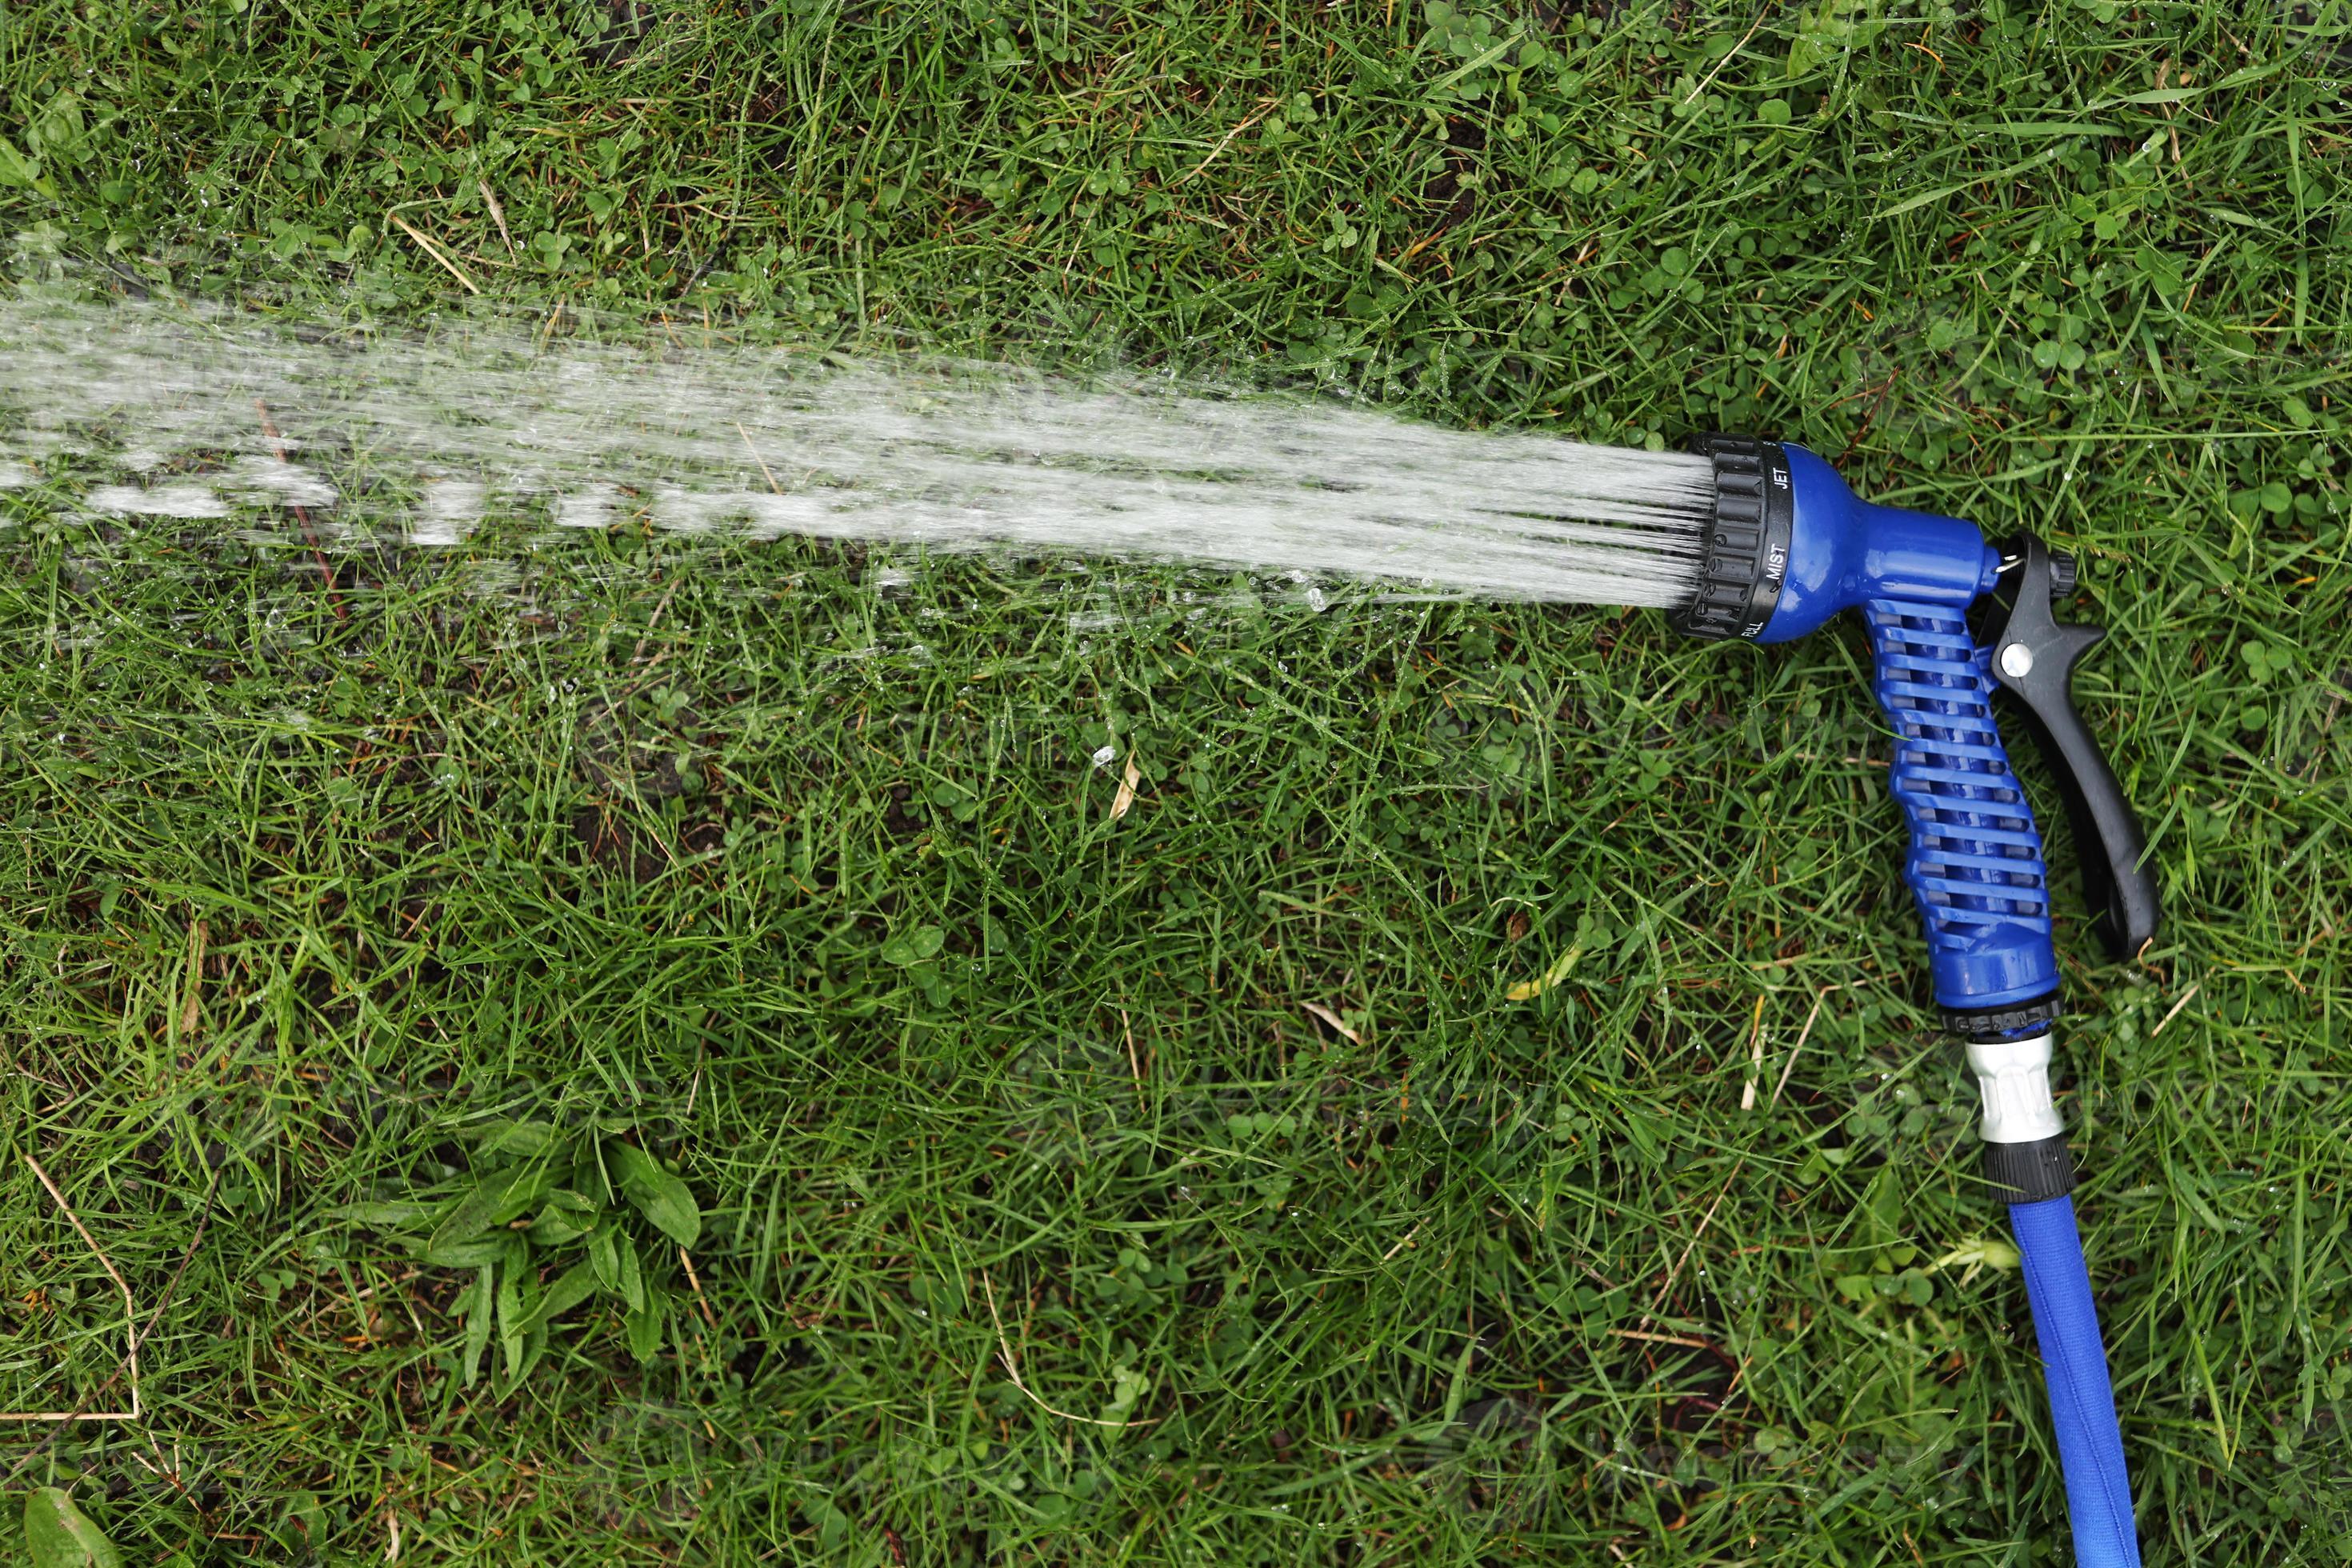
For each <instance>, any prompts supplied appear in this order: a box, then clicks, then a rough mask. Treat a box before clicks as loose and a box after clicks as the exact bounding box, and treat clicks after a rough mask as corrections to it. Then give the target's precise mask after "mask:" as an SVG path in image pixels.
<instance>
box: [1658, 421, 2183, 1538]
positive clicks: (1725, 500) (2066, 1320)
mask: <svg viewBox="0 0 2352 1568" xmlns="http://www.w3.org/2000/svg"><path fill="white" fill-rule="evenodd" d="M1698 449H1699V450H1700V451H1701V452H1702V453H1704V454H1705V455H1706V456H1707V457H1708V458H1710V459H1711V460H1712V462H1713V465H1714V469H1715V479H1716V491H1715V501H1714V516H1713V519H1712V521H1711V522H1710V525H1709V529H1708V533H1707V540H1706V543H1707V549H1706V561H1705V566H1704V569H1703V573H1702V576H1701V580H1700V583H1699V585H1698V588H1697V591H1696V593H1695V595H1693V597H1692V599H1691V600H1690V602H1689V603H1687V604H1685V605H1683V606H1682V607H1680V608H1679V609H1677V610H1675V611H1674V612H1673V613H1672V615H1671V616H1670V619H1671V620H1672V621H1673V622H1674V624H1675V626H1676V627H1677V628H1678V629H1680V630H1683V631H1685V632H1688V633H1690V634H1691V635H1693V636H1696V637H1710V638H1713V637H1743V638H1748V639H1751V640H1754V641H1757V642H1781V641H1785V640H1787V639H1788V638H1790V637H1800V636H1802V635H1803V634H1804V633H1806V632H1809V631H1811V630H1813V629H1814V628H1815V627H1817V626H1821V625H1822V623H1823V622H1824V621H1826V620H1828V619H1829V617H1830V616H1833V615H1835V614H1837V613H1838V612H1839V611H1841V610H1845V609H1856V610H1859V611H1860V612H1861V614H1862V616H1863V620H1864V625H1865V626H1867V628H1868V631H1869V636H1870V643H1871V651H1872V659H1873V669H1872V685H1873V687H1874V689H1875V692H1876V694H1877V697H1878V701H1879V706H1880V707H1881V708H1882V709H1884V710H1885V713H1886V716H1887V718H1888V720H1889V721H1891V722H1892V724H1893V725H1894V728H1895V759H1894V762H1893V763H1892V765H1891V766H1890V768H1889V769H1888V775H1889V787H1890V788H1891V790H1892V791H1893V794H1894V795H1895V802H1896V804H1897V805H1900V806H1901V807H1902V810H1903V815H1904V819H1905V822H1906V826H1908V827H1909V829H1910V847H1909V850H1908V853H1907V854H1906V858H1905V861H1904V867H1903V877H1904V880H1905V881H1906V883H1908V884H1909V886H1910V888H1911V892H1912V897H1913V898H1914V900H1916V902H1917V904H1918V907H1919V914H1920V919H1921V921H1922V922H1923V923H1924V925H1925V926H1926V928H1927V954H1928V965H1929V969H1930V972H1931V973H1932V975H1933V978H1934V983H1935V991H1936V1000H1937V1004H1938V1005H1940V1006H1941V1008H1942V1010H1943V1014H1944V1019H1945V1022H1946V1024H1947V1025H1948V1026H1949V1027H1951V1028H1952V1029H1953V1030H1954V1031H1955V1032H1956V1033H1958V1034H1959V1035H1960V1036H1961V1037H1963V1038H1964V1039H1966V1040H1967V1042H1968V1055H1969V1066H1970V1067H1971V1068H1973V1069H1974V1070H1975V1073H1976V1075H1977V1081H1978V1087H1979V1091H1980V1093H1981V1095H1982V1098H1983V1107H1984V1118H1983V1121H1982V1123H1981V1124H1980V1127H1979V1131H1981V1133H1982V1135H1983V1137H1984V1141H1985V1173H1986V1177H1987V1179H1988V1181H1989V1183H1990V1185H1991V1186H1992V1187H1993V1189H1994V1191H1995V1192H1996V1194H1999V1195H2000V1197H2002V1198H2003V1199H2004V1200H2005V1201H2007V1202H2008V1203H2009V1205H2010V1211H2009V1212H2010V1218H2011V1225H2012V1226H2013V1227H2014V1229H2015V1232H2016V1236H2017V1244H2018V1249H2019V1251H2020V1252H2021V1254H2022V1256H2023V1259H2024V1272H2025V1285H2026V1299H2027V1300H2028V1301H2029V1302H2030V1303H2031V1305H2032V1311H2033V1325H2034V1335H2035V1340H2036V1342H2037V1343H2038V1344H2039V1345H2040V1347H2041V1352H2042V1372H2043V1377H2044V1381H2045V1382H2046V1384H2048V1387H2049V1392H2050V1411H2051V1421H2052V1425H2053V1427H2054V1429H2055V1431H2056V1434H2057V1440H2058V1458H2059V1464H2060V1467H2061V1468H2062V1471H2063V1479H2064V1482H2065V1489H2066V1503H2067V1511H2068V1514H2069V1517H2070V1521H2071V1524H2072V1527H2073V1531H2074V1560H2075V1562H2076V1563H2079V1564H2081V1565H2082V1568H2137V1564H2138V1563H2139V1545H2138V1539H2137V1535H2136V1534H2135V1532H2134V1527H2133V1522H2132V1503H2131V1483H2130V1479H2129V1477H2128V1476H2127V1474H2126V1469H2125V1466H2124V1447H2123V1435H2122V1432H2121V1429H2120V1427H2119V1426H2118V1424H2117V1421H2116V1405H2115V1394H2114V1390H2113V1387H2112V1385H2111V1384H2110V1383H2109V1381H2108V1377H2107V1360H2106V1352H2105V1347H2104V1346H2103V1345H2102V1344H2101V1342H2100V1339H2099V1321H2098V1313H2097V1310H2096V1308H2095V1305H2094V1303H2093V1300H2092V1297H2091V1282H2090V1275H2089V1271H2088V1269H2087V1268H2086V1266H2085V1265H2084V1258H2083V1244H2082V1238H2081V1237H2080V1236H2079V1235H2078V1234H2077V1233H2076V1230H2075V1226H2074V1201H2073V1199H2072V1197H2071V1196H2070V1195H2069V1194H2071V1193H2072V1192H2073V1190H2074V1159H2073V1155H2072V1154H2071V1152H2069V1151H2068V1149H2067V1146H2066V1134H2065V1129H2064V1126H2063V1123H2062V1122H2061V1121H2060V1120H2059V1117H2058V1112H2057V1109H2056V1106H2055V1105H2054V1104H2053V1101H2052V1099H2051V1094H2050V1051H2051V1033H2052V1030H2053V1027H2054V1026H2055V1025H2056V1022H2057V1020H2058V1018H2059V1016H2061V1014H2062V1012H2063V1006H2062V1004H2061V997H2060V987H2059V976H2058V956H2057V952H2056V950H2055V948H2054V947H2053V944H2052V941H2051V918H2050V894H2049V885H2048V884H2049V873H2048V869H2047V868H2046V867H2045V866H2044V864H2043V861H2042V837H2041V833H2040V831H2039V830H2038V829H2037V828H2036V826H2034V821H2033V812H2032V806H2031V805H2029V804H2028V803H2027V801H2026V798H2025V791H2024V788H2023V786H2022V785H2021V784H2020V783H2019V782H2018V778H2017V773H2016V772H2015V770H2014V769H2012V768H2011V766H2010V761H2009V753H2008V752H2007V750H2006V749H2005V748H2004V747H2003V746H2002V744H2001V739H2000V729H1999V727H1998V726H1997V725H1996V723H1995V721H1994V717H1993V707H1992V702H1993V694H1994V692H1995V690H1996V689H2004V688H2005V689H2008V690H2009V691H2010V692H2011V693H2012V694H2014V695H2015V696H2016V697H2017V698H2018V699H2019V700H2020V701H2021V703H2022V704H2023V708H2024V712H2025V717H2026V719H2027V721H2028V722H2029V723H2030V724H2031V726H2032V728H2033V730H2034V731H2035V732H2036V734H2037V735H2038V736H2039V737H2040V738H2041V739H2042V742H2043V744H2044V749H2045V751H2047V752H2049V754H2050V755H2051V757H2052V759H2053V763H2055V765H2056V770H2057V773H2058V777H2059V782H2060V784H2061V786H2062V788H2063V792H2064V794H2065V796H2066V801H2067V805H2068V808H2069V812H2070V815H2071V816H2072V817H2073V821H2074V838H2075V844H2076V848H2077V851H2078V854H2079V856H2080V858H2081V860H2082V863H2083V869H2084V880H2085V882H2086V883H2087V885H2088V887H2089V889H2090V891H2091V894H2092V903H2093V906H2094V908H2095V910H2096V912H2097V914H2098V918H2099V926H2100V930H2101V931H2102V934H2103V935H2105V938H2106V939H2107V942H2108V945H2109V946H2110V948H2111V949H2113V950H2114V951H2115V952H2116V953H2117V954H2118V955H2119V956H2124V957H2132V956H2137V954H2138V953H2139V952H2142V951H2143V950H2144V949H2145V948H2146V946H2147V943H2148V942H2149V941H2150V940H2151V939H2152V938H2153V937H2154V935H2155V933H2156V924H2157V918H2158V910H2157V895H2156V888H2155V884H2154V881H2153V879H2151V878H2150V877H2149V876H2148V874H2147V870H2146V868H2145V867H2144V866H2143V865H2142V863H2141V862H2142V859H2143V857H2144V854H2145V841H2144V840H2143V838H2142V837H2141V835H2140V831H2139V825H2138V822H2137V818H2135V817H2134V816H2133V815H2132V811H2131V807H2130V805H2129V803H2128V802H2127V801H2126V799H2125V798H2124V795H2123V792H2122V788H2121V786H2120V785H2118V784H2116V777H2115V773H2113V771H2112V770H2111V769H2110V768H2109V767H2108V766H2107V763H2106V760H2105V755H2104V754H2103V752H2102V751H2101V748H2100V747H2099V745H2098V743H2097V742H2096V740H2095V738H2094V737H2093V736H2092V734H2091V731H2090V730H2089V728H2088V726H2087V725H2085V724H2084V721H2083V719H2082V716H2081V714H2080V713H2078V712H2077V711H2076V710H2075V709H2074V700H2073V695H2072V690H2071V678H2072V674H2073V670H2074V662H2075V660H2076V659H2078V658H2081V657H2082V655H2083V653H2084V651H2085V650H2086V649H2088V648H2089V647H2090V646H2091V645H2092V644H2093V643H2095V642H2096V641H2097V640H2098V638H2099V637H2100V635H2101V634H2100V633H2099V631H2098V630H2097V629H2096V628H2094V627H2088V626H2063V625H2060V624H2059V623H2058V622H2057V621H2056V620H2055V618H2054V617H2053V614H2052V608H2051V606H2052V602H2053V599H2055V598H2063V597H2064V596H2065V595H2067V594H2070V593H2071V592H2073V590H2074V564H2073V563H2072V562H2071V561H2069V560H2068V559H2067V558H2066V557H2064V556H2063V555H2058V554H2055V553H2053V552H2051V551H2049V550H2047V549H2046V548H2045V547H2044V546H2043V545H2042V543H2041V542H2040V541H2038V540H2035V539H2032V538H2031V537H2028V538H2026V539H2023V540H2021V541H2020V542H2018V544H2017V545H2016V546H2015V547H2013V548H2011V549H2009V550H1996V549H1993V548H1991V547H1990V546H1989V545H1987V544H1986V542H1985V540H1984V536H1983V535H1982V534H1981V533H1980V532H1979V531H1978V529H1977V527H1976V525H1975V524H1973V523H1969V522H1963V521H1959V520H1958V519H1957V518H1948V517H1937V516H1934V515H1932V514H1929V513H1926V512H1916V511H1905V510H1899V509H1897V508H1894V507H1882V506H1873V505H1870V504H1868V503H1866V502H1864V501H1862V500H1857V499H1856V498H1855V496H1854V494H1853V491H1852V490H1850V489H1847V488H1846V486H1845V483H1844V481H1843V480H1842V479H1839V478H1838V477H1837V475H1836V473H1835V472H1834V471H1832V469H1831V468H1830V467H1829V465H1828V464H1826V463H1824V462H1822V460H1821V459H1820V458H1816V457H1814V456H1813V455H1812V454H1811V453H1810V452H1807V451H1805V450H1804V449H1803V448H1801V447H1789V446H1778V445H1773V444H1771V443H1767V442H1759V441H1750V440H1745V439H1741V438H1738V437H1724V436H1711V437H1705V438H1704V439H1703V440H1701V441H1700V442H1699V443H1698ZM1972 612H1973V613H1974V618H1975V622H1976V624H1971V614H1972Z"/></svg>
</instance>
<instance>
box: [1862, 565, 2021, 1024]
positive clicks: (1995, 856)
mask: <svg viewBox="0 0 2352 1568" xmlns="http://www.w3.org/2000/svg"><path fill="white" fill-rule="evenodd" d="M1862 614H1863V619H1864V622H1866V623H1867V624H1868V626H1869V627H1870V646H1871V651H1872V654H1873V656H1874V665H1875V668H1874V671H1873V684H1874V687H1875V689H1876V690H1877V692H1878V703H1879V706H1880V707H1882V708H1884V709H1885V710H1886V717H1887V719H1888V720H1889V721H1891V722H1892V723H1893V724H1894V726H1895V763H1894V766H1893V768H1892V769H1891V770H1890V778H1889V787H1890V788H1892V790H1893V791H1894V793H1895V801H1896V803H1897V804H1898V805H1901V806H1902V807H1903V816H1904V820H1905V821H1906V824H1907V825H1908V826H1909V827H1910V829H1911V848H1910V853H1909V854H1908V855H1907V856H1906V858H1905V859H1904V862H1903V879H1904V880H1905V881H1906V882H1908V883H1909V884H1910V885H1911V892H1912V896H1913V897H1914V898H1916V900H1918V903H1919V914H1920V918H1921V920H1922V921H1924V922H1925V923H1926V925H1927V957H1928V963H1929V965H1930V967H1931V968H1932V970H1933V972H1934V975H1935V983H1936V1000H1937V1001H1938V1002H1939V1003H1941V1004H1942V1005H1945V1006H1947V1007H1955V1008H1978V1007H2000V1006H2007V1005H2013V1004H2016V1003H2021V1002H2032V1001H2037V1000H2039V999H2040V998H2042V997H2043V996H2046V995H2048V994H2050V993H2051V992H2052V991H2053V990H2055V989H2056V988H2057V985H2058V957H2057V954H2056V952H2054V951H2053V949H2052V947H2051V944H2050V894H2049V881H2050V878H2049V872H2048V870H2047V868H2044V866H2043V865H2042V835H2041V834H2040V833H2039V832H2037V831H2036V830H2035V828H2034V826H2033V813H2032V808H2031V807H2029V806H2028V805H2026V801H2025V792H2024V790H2023V789H2022V788H2021V786H2020V785H2019V784H2018V782H2017V774H2016V773H2015V772H2014V771H2013V770H2012V769H2011V767H2010V765H2009V753H2008V752H2006V751H2004V750H2002V748H2001V743H2000V731H1998V730H1996V729H1994V727H1993V718H1992V686H1993V683H1992V675H1991V670H1990V664H1989V662H1988V653H1987V650H1986V649H1984V648H1981V647H1978V646H1977V643H1976V639H1975V637H1972V636H1970V635H1969V626H1968V622H1967V620H1966V619H1964V618H1963V612H1962V610H1961V609H1960V607H1959V606H1958V605H1939V604H1928V603H1924V602H1920V601H1915V600H1909V599H1866V600H1864V602H1863V605H1862Z"/></svg>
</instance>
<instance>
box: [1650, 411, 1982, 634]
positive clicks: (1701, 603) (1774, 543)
mask: <svg viewBox="0 0 2352 1568" xmlns="http://www.w3.org/2000/svg"><path fill="white" fill-rule="evenodd" d="M1692 445H1693V446H1694V447H1695V448H1696V450H1697V451H1699V452H1700V453H1702V454H1704V455H1705V456H1706V457H1707V458H1709V459H1711V460H1712V461H1713V463H1714V465H1715V480H1716V485H1715V509H1714V515H1713V516H1712V517H1711V518H1710V519H1709V520H1708V523H1707V529H1706V552H1705V555H1704V558H1703V560H1702V563H1701V565H1700V569H1699V583H1698V587H1697V589H1696V592H1694V593H1693V595H1692V596H1691V598H1690V600H1689V602H1688V603H1686V604H1685V605H1683V606H1682V607H1681V608H1679V609H1677V610H1674V611H1671V612H1669V614H1668V616H1667V620H1668V623H1669V624H1670V625H1672V626H1674V627H1675V629H1676V630H1677V631H1681V632H1685V633H1687V634H1688V635H1690V636H1692V637H1704V638H1710V639H1712V638H1720V637H1741V638H1745V639H1748V640H1750V641H1754V642H1786V641H1788V640H1789V639H1790V638H1791V637H1802V636H1803V635H1804V634H1805V633H1807V632H1809V631H1811V630H1812V629H1813V628H1814V627H1816V626H1820V625H1821V624H1822V622H1824V621H1826V620H1828V619H1829V618H1830V617H1831V616H1834V615H1836V614H1837V613H1838V612H1839V611H1840V610H1844V609H1851V608H1853V606H1855V605H1862V604H1865V603H1867V602H1869V601H1870V600H1873V599H1903V600H1907V601H1910V602H1912V603H1915V604H1930V605H1968V604H1969V603H1972V602H1973V601H1974V600H1975V599H1976V598H1977V596H1978V595H1979V594H1981V593H1983V592H1984V591H1985V590H1986V589H1987V588H1990V586H1991V585H1992V584H1993V583H1994V582H1995V581H1996V580H1997V579H1998V578H1999V577H2000V552H1998V551H1995V550H1992V549H1990V548H1988V547H1987V546H1986V544H1985V542H1984V535H1983V534H1982V533H1980V532H1979V531H1978V530H1977V526H1976V524H1974V523H1972V522H1963V521H1960V520H1959V519H1958V518H1953V517H1938V516H1937V515H1936V514H1935V513H1933V512H1925V511H1908V510H1904V509H1903V508H1901V507H1891V506H1876V505H1874V504H1872V503H1871V502H1869V501H1865V500H1861V499H1860V498H1858V497H1856V496H1855V494H1854V493H1853V490H1851V489H1848V488H1847V487H1846V482H1845V481H1844V480H1843V479H1840V478H1838V476H1837V471H1836V470H1835V469H1834V468H1831V467H1830V466H1829V465H1828V464H1827V463H1825V462H1823V461H1822V460H1821V458H1817V457H1815V456H1813V454H1812V453H1811V452H1808V451H1806V450H1805V449H1804V448H1803V447H1791V446H1789V445H1787V444H1785V443H1775V442H1770V441H1754V440H1749V439H1747V438H1745V437H1738V436H1702V437H1699V438H1698V439H1697V440H1696V441H1695V442H1694V443H1693V444H1692Z"/></svg>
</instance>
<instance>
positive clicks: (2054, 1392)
mask: <svg viewBox="0 0 2352 1568" xmlns="http://www.w3.org/2000/svg"><path fill="white" fill-rule="evenodd" d="M2009 1223H2010V1227H2011V1229H2012V1230H2013V1231H2014V1232H2015V1233H2016V1235H2017V1249H2018V1251H2019V1252H2021V1253H2022V1254H2024V1257H2025V1298H2026V1300H2028V1301H2030V1302H2032V1304H2033V1338H2034V1341H2035V1342H2036V1343H2037V1344H2039V1345H2040V1346H2041V1347H2042V1378H2043V1381H2044V1382H2046V1383H2047V1384H2049V1387H2050V1424H2051V1426H2053V1427H2054V1428H2056V1430H2057V1434H2058V1463H2059V1467H2060V1468H2062V1469H2063V1471H2064V1472H2065V1477H2066V1512H2067V1515H2068V1517H2069V1518H2070V1519H2071V1521H2073V1524H2074V1561H2075V1562H2076V1563H2079V1564H2081V1565H2082V1568H2139V1537H2138V1536H2137V1533H2135V1532H2134V1531H2133V1529H2132V1500H2131V1477H2130V1476H2129V1475H2128V1474H2126V1472H2125V1469H2124V1438H2123V1430H2122V1428H2121V1426H2118V1424H2117V1423H2116V1395H2115V1390H2114V1389H2113V1388H2112V1387H2110V1386H2109V1384H2108V1383H2107V1352H2106V1350H2105V1346H2104V1345H2102V1344H2101V1343H2100V1341H2099V1310H2098V1308H2097V1306H2096V1305H2095V1304H2094V1303H2093V1301H2092V1300H2091V1274H2090V1270H2089V1268H2087V1267H2086V1266H2085V1265H2084V1262H2083V1237H2082V1233H2081V1232H2079V1231H2077V1230H2076V1229H2075V1228H2074V1199H2073V1198H2071V1197H2064V1196H2060V1197H2054V1198H2044V1199H2042V1201H2041V1202H2040V1203H2032V1204H2011V1205H2009Z"/></svg>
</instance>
